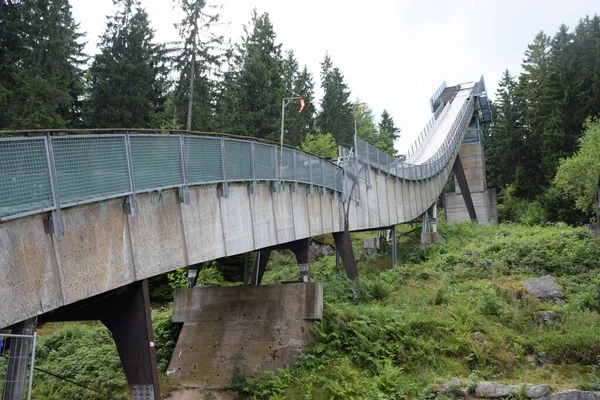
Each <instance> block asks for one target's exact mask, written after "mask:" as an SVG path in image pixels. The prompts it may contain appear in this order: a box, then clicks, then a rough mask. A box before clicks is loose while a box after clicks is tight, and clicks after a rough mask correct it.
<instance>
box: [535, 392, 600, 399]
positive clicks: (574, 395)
mask: <svg viewBox="0 0 600 400" xmlns="http://www.w3.org/2000/svg"><path fill="white" fill-rule="evenodd" d="M542 399H543V400H600V392H583V391H581V390H567V391H565V392H559V393H554V394H553V395H550V396H547V397H543V398H542Z"/></svg>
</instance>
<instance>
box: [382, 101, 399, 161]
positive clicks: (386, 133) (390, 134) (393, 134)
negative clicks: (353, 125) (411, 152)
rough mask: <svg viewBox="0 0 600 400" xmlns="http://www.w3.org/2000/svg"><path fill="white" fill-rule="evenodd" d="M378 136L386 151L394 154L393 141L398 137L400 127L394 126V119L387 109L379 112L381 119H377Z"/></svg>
mask: <svg viewBox="0 0 600 400" xmlns="http://www.w3.org/2000/svg"><path fill="white" fill-rule="evenodd" d="M379 136H380V140H381V141H382V142H383V143H384V144H385V146H386V147H387V149H388V150H387V151H386V152H387V153H388V154H390V155H392V156H395V155H396V150H395V149H394V143H395V142H396V140H397V139H398V138H399V137H400V129H399V128H397V127H396V125H395V124H394V119H393V118H392V116H391V115H390V114H389V113H388V112H387V110H383V112H382V113H381V120H380V121H379ZM384 151H385V150H384Z"/></svg>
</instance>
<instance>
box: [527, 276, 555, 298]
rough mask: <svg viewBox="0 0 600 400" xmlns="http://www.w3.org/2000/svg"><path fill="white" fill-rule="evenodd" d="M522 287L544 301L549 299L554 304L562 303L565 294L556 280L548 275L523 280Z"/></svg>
mask: <svg viewBox="0 0 600 400" xmlns="http://www.w3.org/2000/svg"><path fill="white" fill-rule="evenodd" d="M523 287H524V288H525V289H526V290H527V292H528V293H529V294H530V295H532V296H534V297H536V298H538V299H540V300H545V301H551V302H554V303H556V304H564V300H563V299H564V297H565V294H564V293H563V292H562V291H561V290H560V287H559V286H558V284H557V283H556V280H555V279H554V278H553V277H551V276H550V275H546V276H542V277H541V278H531V279H527V280H526V281H523Z"/></svg>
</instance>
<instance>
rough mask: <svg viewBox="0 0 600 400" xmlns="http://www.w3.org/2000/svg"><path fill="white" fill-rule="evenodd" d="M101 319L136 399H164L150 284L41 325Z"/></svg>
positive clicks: (91, 301) (59, 313) (50, 316)
mask: <svg viewBox="0 0 600 400" xmlns="http://www.w3.org/2000/svg"><path fill="white" fill-rule="evenodd" d="M90 320H100V321H102V323H103V324H104V325H106V327H107V328H108V329H109V330H110V332H111V333H112V336H113V339H114V341H115V345H116V347H117V351H118V353H119V357H120V358H121V364H122V365H123V371H124V372H125V376H126V378H127V382H128V383H129V387H130V388H131V394H132V398H133V400H155V399H160V386H159V383H158V369H157V366H156V350H155V348H154V337H153V334H152V315H151V310H150V296H149V292H148V281H147V280H142V281H138V282H133V283H131V284H129V285H127V286H124V287H121V288H119V289H115V290H113V291H112V292H109V293H103V294H99V295H97V296H94V297H90V298H88V299H85V300H82V301H78V302H76V303H73V304H70V305H68V306H64V307H61V308H58V309H56V310H54V311H53V312H50V313H46V314H44V315H42V316H40V317H39V322H40V323H44V322H47V321H90Z"/></svg>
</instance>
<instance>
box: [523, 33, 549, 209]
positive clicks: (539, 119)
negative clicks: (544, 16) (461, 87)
mask: <svg viewBox="0 0 600 400" xmlns="http://www.w3.org/2000/svg"><path fill="white" fill-rule="evenodd" d="M549 46H550V39H549V38H548V36H546V34H544V32H539V33H538V34H537V35H536V37H535V39H534V41H533V43H532V44H530V45H528V47H527V50H526V51H525V59H524V60H523V64H522V68H523V71H524V72H523V73H522V74H521V76H520V80H519V86H518V90H517V92H518V93H515V96H516V97H518V96H520V98H521V99H523V102H521V103H519V106H520V107H521V111H522V112H523V120H524V126H525V127H526V129H524V131H523V138H524V140H525V143H524V150H525V154H523V159H522V164H521V165H520V167H521V168H518V169H517V171H516V172H517V173H516V175H515V176H516V177H515V179H516V186H517V188H516V192H517V194H518V195H519V196H523V197H527V198H535V197H536V196H537V195H539V194H540V193H541V192H542V190H543V188H544V187H545V186H546V185H547V184H548V180H547V178H546V176H545V175H544V169H543V158H542V148H543V145H542V141H543V140H544V136H545V135H544V133H549V132H550V129H552V130H553V131H554V130H555V128H556V127H557V126H558V123H557V122H556V120H554V119H551V117H552V115H553V113H552V108H553V106H552V99H551V98H550V97H549V90H548V82H549V79H548V78H549V76H550V75H549V66H550V62H549V61H550V59H549Z"/></svg>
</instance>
